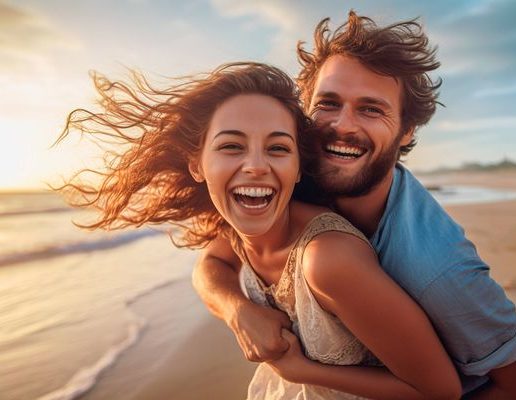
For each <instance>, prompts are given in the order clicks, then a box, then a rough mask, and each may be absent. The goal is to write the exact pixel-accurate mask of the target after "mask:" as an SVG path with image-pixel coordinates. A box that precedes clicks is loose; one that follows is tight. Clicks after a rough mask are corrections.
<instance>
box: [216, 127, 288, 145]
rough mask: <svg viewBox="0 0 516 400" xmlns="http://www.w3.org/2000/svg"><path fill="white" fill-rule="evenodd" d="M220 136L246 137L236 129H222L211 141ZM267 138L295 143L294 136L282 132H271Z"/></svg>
mask: <svg viewBox="0 0 516 400" xmlns="http://www.w3.org/2000/svg"><path fill="white" fill-rule="evenodd" d="M222 135H234V136H240V137H246V136H247V135H246V134H245V133H244V132H242V131H239V130H236V129H224V130H222V131H220V132H217V134H216V135H215V136H214V137H213V140H215V139H216V138H218V137H219V136H222ZM268 136H269V137H288V138H290V140H292V141H293V142H295V141H296V140H295V139H294V136H292V135H291V134H290V133H287V132H283V131H273V132H271V133H269V135H268Z"/></svg>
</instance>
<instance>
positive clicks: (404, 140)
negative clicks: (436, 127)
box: [400, 126, 416, 146]
mask: <svg viewBox="0 0 516 400" xmlns="http://www.w3.org/2000/svg"><path fill="white" fill-rule="evenodd" d="M415 131H416V127H415V126H412V127H410V128H408V129H407V131H406V132H405V133H404V134H403V136H402V137H401V141H400V146H406V145H408V144H409V143H410V142H411V140H412V139H413V138H414V132H415Z"/></svg>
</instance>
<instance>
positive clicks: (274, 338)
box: [193, 12, 516, 399]
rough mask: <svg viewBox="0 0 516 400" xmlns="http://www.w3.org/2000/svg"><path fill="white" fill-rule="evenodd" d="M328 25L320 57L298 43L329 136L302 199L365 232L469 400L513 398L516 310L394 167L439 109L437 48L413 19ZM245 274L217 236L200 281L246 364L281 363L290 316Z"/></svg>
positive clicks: (316, 112)
mask: <svg viewBox="0 0 516 400" xmlns="http://www.w3.org/2000/svg"><path fill="white" fill-rule="evenodd" d="M327 24H328V20H327V19H326V20H323V21H322V22H321V23H320V24H319V25H318V26H317V28H316V31H315V50H314V52H313V53H309V52H307V51H305V50H304V49H303V48H302V46H301V45H300V46H298V55H299V59H300V61H301V63H302V65H303V69H302V71H301V73H300V76H299V79H298V83H299V85H300V89H301V95H302V100H303V101H304V104H305V106H306V108H307V111H308V113H309V114H310V115H311V117H312V118H313V119H314V121H315V122H316V124H317V125H319V126H320V127H321V129H322V131H323V133H324V136H323V143H324V144H323V148H322V154H321V156H320V165H319V171H318V177H317V178H316V180H317V184H318V186H319V187H320V189H319V190H318V192H316V191H314V190H313V188H312V189H310V188H309V190H305V193H304V194H303V193H302V194H301V195H300V196H301V198H304V199H305V200H307V193H308V195H309V194H310V193H312V194H313V193H321V192H325V194H326V197H329V199H330V204H331V205H332V206H333V208H334V209H335V210H336V211H337V212H339V213H340V214H341V215H343V216H344V217H346V218H347V219H348V220H350V221H351V222H352V223H353V224H354V225H355V226H357V227H358V228H359V229H361V230H362V231H363V232H364V233H365V234H366V235H367V236H368V237H369V239H370V242H371V244H372V245H373V246H374V248H375V250H376V252H377V254H378V256H379V260H380V264H381V265H382V267H383V268H384V270H385V271H386V272H387V273H388V274H389V275H390V276H391V277H392V278H393V279H394V280H395V281H396V282H397V283H398V284H399V285H400V286H402V287H403V288H404V289H405V290H406V291H407V292H408V293H409V294H410V295H411V296H412V297H413V298H414V299H415V300H416V301H417V302H418V303H419V305H420V306H421V307H422V308H423V309H424V310H425V312H426V313H427V314H428V316H429V317H430V319H431V321H432V323H433V325H434V327H435V329H436V331H437V332H438V334H439V336H440V337H441V339H442V341H443V344H444V346H445V347H446V349H447V351H448V353H449V355H450V356H451V358H452V359H453V361H454V363H455V365H456V367H457V369H458V370H459V372H460V374H461V378H462V382H463V391H464V393H468V392H469V393H472V394H470V395H471V396H472V397H474V398H479V399H480V398H489V399H495V398H496V399H498V398H500V399H503V398H507V399H509V398H511V399H514V398H516V313H515V309H514V305H513V304H512V302H511V301H510V300H508V299H507V297H506V296H505V294H504V292H503V290H502V289H501V288H500V286H498V285H497V284H496V283H495V282H494V281H493V280H492V279H491V278H490V277H489V274H488V270H489V268H488V267H487V266H486V265H485V264H484V263H483V262H482V261H481V260H480V258H479V257H478V255H477V253H476V250H475V247H474V246H473V245H472V244H471V243H470V242H469V241H468V240H467V239H466V238H465V237H464V233H463V230H462V228H460V227H459V226H458V225H457V224H456V223H455V222H453V221H452V220H451V218H450V217H449V216H448V215H447V214H446V213H445V212H444V210H443V209H442V208H441V207H440V206H439V205H438V204H437V203H436V202H435V201H434V200H433V199H432V197H431V196H430V194H429V193H428V192H427V191H426V190H425V189H424V188H423V187H422V186H421V185H420V184H419V182H418V181H417V180H416V179H415V178H414V177H413V176H412V175H411V174H410V172H408V171H407V170H406V169H405V168H403V167H402V166H401V165H399V164H398V163H397V161H398V159H399V157H400V155H405V154H407V153H408V152H409V151H410V150H411V149H412V148H413V147H414V145H415V136H414V133H415V131H416V129H417V128H418V127H420V126H422V125H424V124H426V123H427V122H428V121H429V120H430V118H431V116H432V115H433V113H434V112H435V107H436V103H437V100H436V99H437V89H438V87H439V86H440V82H437V83H434V82H432V80H431V79H430V78H429V76H428V75H427V74H428V72H430V71H432V70H435V69H436V68H437V67H438V66H439V63H438V62H437V61H436V60H435V56H434V50H433V49H432V48H430V47H429V45H428V40H427V37H426V35H425V34H424V33H422V32H421V27H420V26H419V25H418V24H417V23H416V22H413V21H411V22H404V23H399V24H394V25H391V26H388V27H385V28H380V27H377V26H376V25H375V23H374V22H373V21H372V20H370V19H368V18H365V17H358V16H357V15H356V14H355V13H354V12H350V14H349V19H348V21H347V23H346V24H344V25H342V26H340V27H339V28H337V29H336V30H335V31H334V32H333V33H332V32H330V30H329V29H328V26H327ZM305 185H306V182H305ZM308 197H309V196H308ZM312 197H313V196H312ZM239 267H240V260H239V259H238V257H237V256H236V255H235V254H234V253H233V251H232V250H231V247H230V245H229V243H228V242H227V241H226V240H225V239H223V238H218V239H217V240H216V241H214V242H213V243H212V244H211V245H210V246H209V247H208V248H207V250H206V251H205V252H204V254H203V256H202V258H201V260H200V262H199V264H198V266H197V267H196V270H195V271H194V277H193V282H194V286H195V288H196V290H197V291H198V293H199V295H200V296H201V298H202V299H203V301H204V302H205V303H206V305H207V306H208V308H209V309H210V310H211V311H212V312H213V313H214V314H215V315H216V316H218V317H219V318H222V319H223V320H224V321H225V322H226V323H227V324H228V326H229V327H230V328H231V329H232V330H233V332H234V333H235V336H236V337H237V340H238V342H239V344H240V347H241V348H242V350H243V351H244V353H245V355H246V357H247V358H248V359H249V360H251V361H266V360H271V359H276V358H279V357H281V355H282V353H283V352H284V351H285V350H286V348H287V347H288V344H287V343H285V342H284V341H283V340H282V338H281V336H280V331H281V328H283V327H287V328H288V327H289V326H290V321H289V320H288V318H287V317H286V316H285V315H284V314H283V313H281V312H280V311H278V310H274V309H271V308H262V307H260V306H258V305H255V304H253V303H251V302H250V301H249V300H247V298H246V297H245V296H244V294H243V293H242V291H241V289H240V285H239V280H238V270H239ZM371 295H374V294H371ZM393 323H395V321H393ZM489 378H490V379H489ZM473 390H475V391H474V392H473Z"/></svg>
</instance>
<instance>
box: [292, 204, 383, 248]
mask: <svg viewBox="0 0 516 400" xmlns="http://www.w3.org/2000/svg"><path fill="white" fill-rule="evenodd" d="M330 231H338V232H343V233H348V234H350V235H353V236H356V237H357V238H359V239H361V240H363V241H364V242H365V243H367V245H368V246H369V247H370V248H371V249H373V246H372V245H371V243H369V240H367V238H366V237H365V235H364V234H363V233H362V232H360V231H359V230H358V229H357V228H355V227H354V226H353V225H352V224H351V222H349V221H348V220H347V219H345V218H344V217H341V216H340V215H339V214H336V213H334V212H325V213H322V214H319V215H318V216H316V217H315V218H314V219H313V220H312V221H311V222H310V223H309V224H308V225H307V227H306V229H305V231H304V232H303V233H302V235H301V236H300V238H299V240H298V242H297V245H296V247H297V248H299V249H301V251H303V250H304V248H305V247H306V245H307V244H308V243H309V242H310V241H311V240H312V239H313V238H314V237H316V236H317V235H319V234H321V233H324V232H330ZM373 251H374V249H373Z"/></svg>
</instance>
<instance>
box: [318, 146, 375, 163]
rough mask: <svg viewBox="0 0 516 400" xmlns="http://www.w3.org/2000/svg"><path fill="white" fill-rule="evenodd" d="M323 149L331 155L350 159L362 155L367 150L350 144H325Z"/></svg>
mask: <svg viewBox="0 0 516 400" xmlns="http://www.w3.org/2000/svg"><path fill="white" fill-rule="evenodd" d="M325 151H326V153H328V154H330V155H332V156H336V157H338V158H343V159H346V160H352V159H357V158H360V157H361V156H363V155H364V154H365V153H366V152H367V149H365V148H363V147H361V146H356V145H350V144H327V145H326V146H325Z"/></svg>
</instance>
